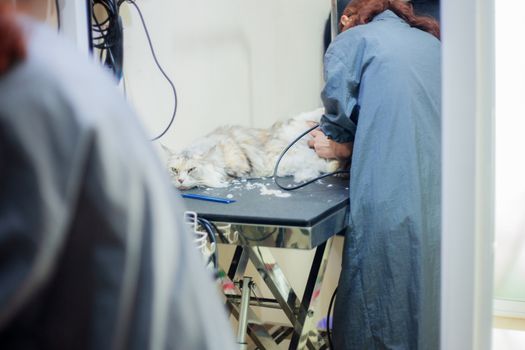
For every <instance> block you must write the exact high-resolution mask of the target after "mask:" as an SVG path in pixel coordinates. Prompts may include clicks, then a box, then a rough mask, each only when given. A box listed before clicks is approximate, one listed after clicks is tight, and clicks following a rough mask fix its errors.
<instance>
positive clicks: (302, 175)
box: [293, 169, 319, 182]
mask: <svg viewBox="0 0 525 350" xmlns="http://www.w3.org/2000/svg"><path fill="white" fill-rule="evenodd" d="M317 176H319V173H318V172H317V171H312V170H310V169H306V170H303V171H297V172H296V173H295V174H294V175H293V180H294V181H295V182H304V181H307V180H311V179H313V178H315V177H317Z"/></svg>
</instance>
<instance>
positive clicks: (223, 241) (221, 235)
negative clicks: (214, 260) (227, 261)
mask: <svg viewBox="0 0 525 350" xmlns="http://www.w3.org/2000/svg"><path fill="white" fill-rule="evenodd" d="M208 222H209V223H210V225H211V226H212V227H213V229H214V230H215V232H217V234H218V235H219V238H220V239H221V241H222V243H225V244H228V243H230V242H229V241H228V240H227V239H226V237H225V236H224V233H222V231H221V230H219V228H218V227H217V225H215V224H214V223H213V222H211V221H208Z"/></svg>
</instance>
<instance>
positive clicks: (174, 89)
mask: <svg viewBox="0 0 525 350" xmlns="http://www.w3.org/2000/svg"><path fill="white" fill-rule="evenodd" d="M123 2H127V3H129V4H131V5H133V6H134V7H135V9H136V10H137V12H138V14H139V17H140V21H141V22H142V26H143V27H144V32H145V33H146V38H147V39H148V44H149V48H150V50H151V54H152V56H153V59H154V60H155V64H156V65H157V67H158V69H159V71H160V72H161V73H162V75H163V76H164V78H166V80H167V81H168V83H169V84H170V86H171V89H172V90H173V97H174V98H175V104H174V106H173V114H172V116H171V120H170V121H169V123H168V125H167V126H166V128H165V129H164V130H163V131H162V132H161V133H160V134H159V135H158V136H156V137H154V138H153V139H151V141H156V140H158V139H160V138H161V137H163V136H164V135H165V134H166V133H167V132H168V130H169V129H170V128H171V125H172V124H173V122H174V121H175V115H176V114H177V106H178V104H179V103H178V98H177V89H176V88H175V84H173V81H171V79H170V77H169V76H168V75H167V74H166V72H165V71H164V69H163V68H162V66H161V65H160V63H159V60H158V59H157V55H156V53H155V49H154V48H153V44H152V42H151V37H150V35H149V31H148V27H147V26H146V22H145V21H144V16H143V15H142V11H141V10H140V8H139V7H138V5H137V4H136V3H135V0H120V2H119V6H120V5H121V4H122V3H123Z"/></svg>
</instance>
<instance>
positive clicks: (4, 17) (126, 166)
mask: <svg viewBox="0 0 525 350" xmlns="http://www.w3.org/2000/svg"><path fill="white" fill-rule="evenodd" d="M0 33H1V35H0V348H1V349H97V350H98V349H221V350H222V349H233V346H234V345H233V336H232V334H231V333H232V332H231V330H230V326H229V323H228V320H227V318H226V317H225V314H224V310H223V309H222V306H221V304H220V300H219V297H218V294H217V293H216V288H215V287H214V285H213V283H212V281H211V278H210V276H208V274H207V272H206V271H205V269H204V267H203V262H202V260H201V259H200V257H199V255H198V252H197V251H196V249H194V247H193V246H192V242H191V240H192V239H191V236H190V233H188V232H186V231H185V228H184V227H183V224H182V215H183V209H182V208H181V205H180V203H179V202H178V201H177V200H176V197H177V196H176V193H175V190H174V189H172V186H171V185H170V181H169V179H168V176H167V174H166V173H165V171H164V169H163V167H162V166H161V165H160V164H159V161H158V160H157V156H156V154H155V153H154V151H153V150H152V148H151V145H150V144H149V142H148V141H147V136H146V135H145V134H144V132H143V130H142V128H141V127H140V125H139V123H138V121H137V118H136V117H135V115H134V113H133V112H132V111H131V110H130V109H129V107H128V106H127V105H126V103H125V101H124V99H123V97H122V96H121V95H120V94H119V93H118V92H117V90H116V88H115V86H114V82H113V81H112V80H111V78H110V77H109V76H106V74H105V73H104V72H103V71H102V70H101V69H100V68H99V67H97V66H96V65H95V64H93V63H91V62H90V61H89V59H88V58H87V57H82V56H81V55H79V54H77V53H76V51H75V49H74V48H70V47H68V46H67V45H65V44H64V43H62V42H61V41H60V40H59V39H57V37H56V34H55V33H53V32H52V31H51V30H49V29H47V28H45V27H44V26H42V25H39V24H36V23H35V22H33V21H32V20H31V19H29V18H28V17H24V16H21V15H17V14H15V13H14V12H13V10H11V9H10V8H9V7H7V6H5V5H3V4H2V0H0Z"/></svg>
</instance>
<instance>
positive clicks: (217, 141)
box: [163, 109, 340, 189]
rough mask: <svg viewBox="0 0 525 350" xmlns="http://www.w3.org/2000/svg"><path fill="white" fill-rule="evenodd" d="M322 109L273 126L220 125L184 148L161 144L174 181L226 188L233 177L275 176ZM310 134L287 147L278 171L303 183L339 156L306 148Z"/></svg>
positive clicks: (330, 166) (188, 185) (332, 165)
mask: <svg viewBox="0 0 525 350" xmlns="http://www.w3.org/2000/svg"><path fill="white" fill-rule="evenodd" d="M323 112H324V110H323V109H317V110H314V111H312V112H307V113H302V114H300V115H298V116H296V117H293V118H291V119H288V120H286V121H283V122H277V123H275V124H274V125H273V126H271V127H270V128H269V129H255V128H247V127H243V126H224V127H220V128H217V129H216V130H214V131H212V132H211V133H210V134H208V135H206V136H204V137H201V138H199V139H197V140H195V141H194V142H193V143H192V144H191V145H190V146H189V147H187V148H185V149H183V150H182V151H180V152H173V151H171V150H169V149H168V148H167V147H164V146H163V148H164V149H165V151H166V152H167V154H168V160H167V163H168V169H169V171H170V174H171V176H172V179H173V183H174V184H175V186H176V187H177V188H179V189H190V188H193V187H197V186H207V187H226V186H228V183H229V181H230V180H231V179H234V178H258V177H265V176H271V175H272V174H273V169H274V167H275V162H276V161H277V158H278V157H279V155H280V154H281V152H282V151H283V150H284V148H286V146H288V145H289V144H290V143H291V142H292V141H293V140H294V139H295V138H296V137H297V136H299V135H300V134H301V133H303V132H305V131H306V130H307V129H308V128H309V127H310V124H309V122H315V123H319V120H320V119H321V116H322V115H323ZM309 139H310V136H309V135H307V136H305V137H303V138H302V139H301V140H300V141H299V142H297V143H296V144H295V145H294V146H293V147H292V148H291V149H290V150H289V151H288V153H287V154H286V155H285V156H284V158H283V160H282V161H281V163H280V166H279V172H278V175H279V176H289V175H292V176H293V177H294V181H296V182H301V181H304V180H308V179H312V178H314V177H317V176H319V175H320V174H322V173H327V172H333V171H336V170H337V169H338V168H339V166H340V164H339V162H338V161H336V160H326V159H322V158H319V157H318V156H317V154H316V153H315V152H314V151H313V150H312V149H310V148H309V147H308V144H307V142H308V140H309Z"/></svg>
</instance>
